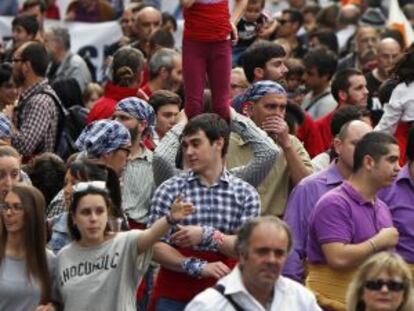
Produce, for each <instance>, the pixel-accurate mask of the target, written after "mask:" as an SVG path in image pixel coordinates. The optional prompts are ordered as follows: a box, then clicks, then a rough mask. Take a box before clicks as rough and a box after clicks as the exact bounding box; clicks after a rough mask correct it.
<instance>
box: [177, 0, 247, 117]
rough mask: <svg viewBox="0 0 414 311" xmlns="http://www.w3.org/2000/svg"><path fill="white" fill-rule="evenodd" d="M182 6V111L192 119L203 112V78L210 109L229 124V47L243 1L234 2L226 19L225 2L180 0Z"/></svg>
mask: <svg viewBox="0 0 414 311" xmlns="http://www.w3.org/2000/svg"><path fill="white" fill-rule="evenodd" d="M180 2H181V4H182V6H183V7H184V36H183V77H184V89H185V112H186V115H187V116H188V118H192V117H194V116H196V115H198V114H200V113H202V112H203V90H204V86H205V76H206V74H207V77H208V82H209V85H210V88H211V92H212V110H213V112H215V113H217V114H219V115H220V116H222V117H223V118H224V119H225V120H227V121H228V122H229V121H230V110H229V108H230V107H229V105H230V102H229V100H230V94H229V93H230V88H229V85H230V72H231V44H232V41H233V42H234V43H235V42H237V39H238V38H237V37H238V35H237V29H236V27H235V25H236V24H237V23H238V21H239V19H240V17H241V16H242V15H243V12H244V9H245V8H246V5H247V0H235V3H234V9H233V13H232V15H231V16H230V13H229V3H228V0H180Z"/></svg>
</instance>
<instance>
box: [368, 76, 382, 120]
mask: <svg viewBox="0 0 414 311" xmlns="http://www.w3.org/2000/svg"><path fill="white" fill-rule="evenodd" d="M365 79H367V89H368V91H369V95H368V106H367V108H368V110H369V111H370V113H371V120H372V125H373V126H375V125H377V124H378V122H379V120H380V119H381V117H382V114H383V113H384V110H383V106H382V103H381V102H380V100H379V97H378V90H379V88H380V86H381V84H382V82H381V81H379V80H378V79H377V78H375V77H374V75H373V74H372V71H371V72H368V73H367V74H366V75H365Z"/></svg>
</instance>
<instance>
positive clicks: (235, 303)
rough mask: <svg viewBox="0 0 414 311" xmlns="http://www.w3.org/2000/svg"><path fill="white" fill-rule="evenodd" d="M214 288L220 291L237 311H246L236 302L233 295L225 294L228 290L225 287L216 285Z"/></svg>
mask: <svg viewBox="0 0 414 311" xmlns="http://www.w3.org/2000/svg"><path fill="white" fill-rule="evenodd" d="M213 288H214V289H215V290H216V291H218V292H219V293H220V294H221V295H222V296H223V297H224V298H226V299H227V300H228V302H229V303H230V304H231V305H232V306H233V308H234V309H235V310H236V311H245V310H244V309H243V308H242V307H240V305H239V304H238V303H237V302H235V301H234V299H233V297H231V295H226V294H224V291H225V290H226V287H224V285H222V284H216V285H215V286H214V287H213Z"/></svg>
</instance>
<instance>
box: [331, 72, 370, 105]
mask: <svg viewBox="0 0 414 311" xmlns="http://www.w3.org/2000/svg"><path fill="white" fill-rule="evenodd" d="M352 76H363V73H362V72H361V71H360V70H358V69H355V68H347V69H343V70H340V71H338V72H337V73H336V74H335V75H334V77H333V78H332V83H331V93H332V96H333V97H334V98H335V100H336V101H337V102H339V91H344V92H348V89H349V87H350V86H351V82H350V81H349V78H351V77H352Z"/></svg>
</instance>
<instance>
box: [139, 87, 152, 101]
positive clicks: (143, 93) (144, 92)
mask: <svg viewBox="0 0 414 311" xmlns="http://www.w3.org/2000/svg"><path fill="white" fill-rule="evenodd" d="M151 96H152V91H151V89H150V88H149V85H148V83H147V84H145V85H144V86H143V87H141V88H140V89H139V90H138V92H137V97H138V98H141V99H143V100H145V101H148V100H149V98H150V97H151Z"/></svg>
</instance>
